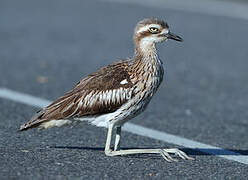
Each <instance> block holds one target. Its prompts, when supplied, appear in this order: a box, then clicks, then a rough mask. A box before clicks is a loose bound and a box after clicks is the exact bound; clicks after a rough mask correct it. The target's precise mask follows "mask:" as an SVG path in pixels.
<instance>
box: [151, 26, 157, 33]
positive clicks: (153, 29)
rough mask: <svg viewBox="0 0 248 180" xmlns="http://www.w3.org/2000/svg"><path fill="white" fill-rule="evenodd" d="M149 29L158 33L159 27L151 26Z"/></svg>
mask: <svg viewBox="0 0 248 180" xmlns="http://www.w3.org/2000/svg"><path fill="white" fill-rule="evenodd" d="M149 31H150V32H151V33H154V34H155V33H158V28H155V27H151V28H149Z"/></svg>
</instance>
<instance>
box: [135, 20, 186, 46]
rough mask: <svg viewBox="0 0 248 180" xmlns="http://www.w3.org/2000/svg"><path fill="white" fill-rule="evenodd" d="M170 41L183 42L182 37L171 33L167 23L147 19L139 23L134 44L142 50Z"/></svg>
mask: <svg viewBox="0 0 248 180" xmlns="http://www.w3.org/2000/svg"><path fill="white" fill-rule="evenodd" d="M168 39H173V40H176V41H180V42H182V41H183V39H182V38H181V37H179V36H177V35H175V34H173V33H171V32H170V30H169V26H168V24H167V23H166V22H164V21H162V20H159V19H156V18H146V19H143V20H142V21H139V22H138V24H137V25H136V27H135V30H134V42H135V44H136V46H140V47H141V48H146V46H151V45H154V44H155V43H158V42H163V41H166V40H168Z"/></svg>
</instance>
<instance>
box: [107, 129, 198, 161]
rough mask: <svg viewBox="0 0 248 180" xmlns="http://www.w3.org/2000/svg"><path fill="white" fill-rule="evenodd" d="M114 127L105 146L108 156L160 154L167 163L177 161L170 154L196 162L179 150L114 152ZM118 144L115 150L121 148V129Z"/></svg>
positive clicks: (109, 130)
mask: <svg viewBox="0 0 248 180" xmlns="http://www.w3.org/2000/svg"><path fill="white" fill-rule="evenodd" d="M113 127H114V125H110V126H109V128H108V134H107V140H106V145H105V154H106V155H107V156H120V155H128V154H145V153H149V154H160V155H161V156H162V157H163V158H164V159H165V160H166V161H168V162H172V161H177V160H176V159H173V158H172V157H171V156H170V155H169V153H172V154H175V155H178V156H179V157H181V158H182V159H188V160H194V159H193V158H191V157H189V156H188V155H187V154H185V153H184V152H183V151H181V150H179V149H128V150H114V151H113V150H112V149H111V148H110V144H111V138H112V132H113ZM117 131H119V132H117V137H116V139H117V142H115V149H118V146H119V142H120V141H119V140H120V135H121V133H120V132H121V129H119V130H117Z"/></svg>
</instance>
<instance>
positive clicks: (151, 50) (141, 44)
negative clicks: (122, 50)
mask: <svg viewBox="0 0 248 180" xmlns="http://www.w3.org/2000/svg"><path fill="white" fill-rule="evenodd" d="M156 55H157V50H156V47H155V43H153V42H149V41H142V40H141V41H138V42H135V54H134V56H135V59H143V60H146V59H150V58H154V57H155V56H156Z"/></svg>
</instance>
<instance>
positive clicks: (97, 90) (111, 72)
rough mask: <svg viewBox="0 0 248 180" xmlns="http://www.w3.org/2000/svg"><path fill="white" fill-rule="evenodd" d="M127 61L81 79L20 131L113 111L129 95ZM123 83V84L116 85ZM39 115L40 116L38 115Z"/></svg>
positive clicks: (130, 88) (129, 85) (130, 93)
mask: <svg viewBox="0 0 248 180" xmlns="http://www.w3.org/2000/svg"><path fill="white" fill-rule="evenodd" d="M129 73H130V70H129V64H128V61H121V62H117V63H113V64H110V65H108V66H106V67H103V68H101V69H99V70H98V71H97V72H95V73H92V74H90V75H88V76H87V77H85V78H83V79H82V80H81V81H80V82H79V83H78V84H77V85H76V86H75V87H74V88H73V89H72V90H71V91H69V92H67V93H66V94H65V95H64V96H62V97H60V98H58V99H57V100H55V101H54V102H53V103H51V104H50V105H49V106H47V107H45V108H44V109H43V110H41V111H40V112H39V113H38V114H35V115H34V116H33V117H32V118H31V120H30V121H28V122H27V123H25V124H24V125H22V126H21V128H20V130H26V129H28V128H32V127H37V126H39V125H40V124H41V123H43V122H46V121H49V120H61V119H70V118H75V117H83V116H89V115H99V114H105V113H110V112H114V111H115V110H117V109H118V108H119V107H120V106H122V105H123V104H125V103H126V102H127V101H128V99H129V98H130V97H131V95H132V87H133V83H132V82H131V79H130V74H129ZM123 80H126V81H127V83H125V84H123V83H120V82H121V81H123ZM41 112H42V113H41Z"/></svg>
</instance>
